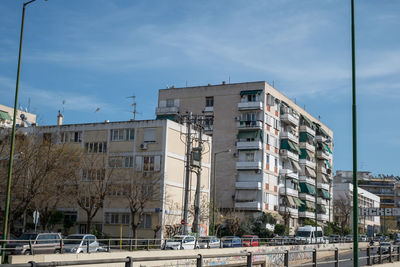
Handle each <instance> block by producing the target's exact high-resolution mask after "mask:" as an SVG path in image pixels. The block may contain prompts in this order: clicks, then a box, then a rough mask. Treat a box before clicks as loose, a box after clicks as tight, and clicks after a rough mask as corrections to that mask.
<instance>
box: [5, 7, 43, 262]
mask: <svg viewBox="0 0 400 267" xmlns="http://www.w3.org/2000/svg"><path fill="white" fill-rule="evenodd" d="M35 1H36V0H30V1H28V2H25V3H24V4H23V7H22V21H21V34H20V38H19V53H18V67H17V82H16V86H15V99H14V116H13V124H12V131H11V144H10V157H9V164H8V179H7V194H6V203H5V212H4V222H3V244H2V248H3V249H2V252H1V262H2V263H5V255H6V251H5V247H6V240H7V235H8V233H7V230H8V215H9V212H10V194H11V181H12V168H13V158H14V144H15V128H16V121H17V107H18V90H19V75H20V70H21V54H22V40H23V36H24V19H25V8H26V6H27V5H29V4H30V3H32V2H35Z"/></svg>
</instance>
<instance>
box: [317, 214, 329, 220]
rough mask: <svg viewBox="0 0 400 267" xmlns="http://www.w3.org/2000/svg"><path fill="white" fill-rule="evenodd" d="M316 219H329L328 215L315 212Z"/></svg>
mask: <svg viewBox="0 0 400 267" xmlns="http://www.w3.org/2000/svg"><path fill="white" fill-rule="evenodd" d="M317 219H318V220H319V221H328V220H329V216H328V215H326V214H317Z"/></svg>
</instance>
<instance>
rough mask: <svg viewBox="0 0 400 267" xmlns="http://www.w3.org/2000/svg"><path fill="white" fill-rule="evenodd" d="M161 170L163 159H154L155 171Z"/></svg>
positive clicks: (158, 157)
mask: <svg viewBox="0 0 400 267" xmlns="http://www.w3.org/2000/svg"><path fill="white" fill-rule="evenodd" d="M160 169H161V157H160V156H155V157H154V171H160Z"/></svg>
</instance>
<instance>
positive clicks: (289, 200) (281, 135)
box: [156, 81, 333, 233]
mask: <svg viewBox="0 0 400 267" xmlns="http://www.w3.org/2000/svg"><path fill="white" fill-rule="evenodd" d="M186 112H192V113H193V114H204V115H205V116H206V117H208V118H210V123H209V124H208V125H207V126H206V131H207V133H208V134H210V135H212V137H213V147H212V149H213V157H215V162H216V164H215V165H216V166H215V173H216V185H215V186H216V192H217V198H216V204H217V207H218V208H219V209H221V210H232V209H234V210H240V211H244V212H246V213H247V214H251V215H253V216H257V215H258V214H259V213H260V212H270V213H280V214H281V215H282V216H283V218H288V219H285V220H287V221H286V224H288V225H289V226H290V229H291V232H292V233H293V231H294V230H295V229H296V228H297V225H298V222H299V221H300V222H301V221H303V220H304V219H306V218H308V219H315V217H316V216H317V219H318V221H320V222H322V223H325V222H327V221H329V214H330V213H329V208H330V206H331V205H330V198H331V186H330V181H331V178H332V165H333V156H332V144H333V143H332V140H333V132H332V130H330V129H329V128H328V127H327V126H326V125H324V124H323V123H321V122H320V121H319V120H317V119H316V118H314V117H313V116H312V115H311V114H309V113H308V112H306V111H305V110H304V109H302V108H300V107H299V106H298V105H297V104H296V103H294V102H293V101H291V100H290V99H289V98H287V97H286V96H284V95H283V94H282V93H281V92H279V91H278V90H276V89H275V88H273V87H272V86H271V85H269V84H268V83H266V82H264V81H262V82H247V83H235V84H226V83H222V84H220V85H207V86H196V87H185V88H174V87H173V88H168V89H161V90H159V100H158V107H157V109H156V115H157V117H158V118H167V119H171V120H174V119H176V118H177V116H176V115H177V114H179V113H182V114H183V113H186ZM228 150H230V152H227V151H228Z"/></svg>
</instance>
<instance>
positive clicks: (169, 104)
mask: <svg viewBox="0 0 400 267" xmlns="http://www.w3.org/2000/svg"><path fill="white" fill-rule="evenodd" d="M174 106H175V99H167V108H172V107H174Z"/></svg>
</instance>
